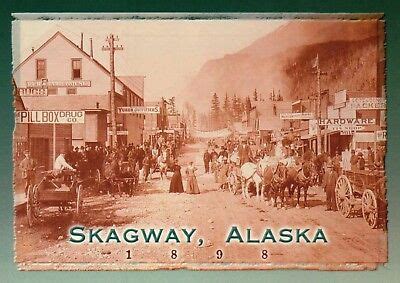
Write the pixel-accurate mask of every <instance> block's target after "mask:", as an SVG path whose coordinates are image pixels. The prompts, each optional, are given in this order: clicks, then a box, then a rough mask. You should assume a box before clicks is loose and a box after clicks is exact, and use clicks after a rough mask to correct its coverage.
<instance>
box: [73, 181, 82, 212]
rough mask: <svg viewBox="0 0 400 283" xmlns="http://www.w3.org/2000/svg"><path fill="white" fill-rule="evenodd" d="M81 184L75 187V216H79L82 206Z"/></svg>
mask: <svg viewBox="0 0 400 283" xmlns="http://www.w3.org/2000/svg"><path fill="white" fill-rule="evenodd" d="M82 194H83V186H82V184H79V186H78V188H77V189H76V206H75V216H79V214H80V213H81V212H82V206H83V195H82Z"/></svg>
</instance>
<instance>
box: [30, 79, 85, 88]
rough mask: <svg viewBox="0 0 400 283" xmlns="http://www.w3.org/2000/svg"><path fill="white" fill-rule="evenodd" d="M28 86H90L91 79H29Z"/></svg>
mask: <svg viewBox="0 0 400 283" xmlns="http://www.w3.org/2000/svg"><path fill="white" fill-rule="evenodd" d="M26 86H27V87H28V88H29V87H37V88H38V87H41V88H46V87H90V86H91V81H88V80H76V81H75V80H71V81H47V80H41V81H27V82H26Z"/></svg>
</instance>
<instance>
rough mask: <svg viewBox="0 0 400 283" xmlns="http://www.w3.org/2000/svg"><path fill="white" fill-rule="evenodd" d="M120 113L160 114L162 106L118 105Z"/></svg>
mask: <svg viewBox="0 0 400 283" xmlns="http://www.w3.org/2000/svg"><path fill="white" fill-rule="evenodd" d="M117 110H118V114H160V113H161V111H160V106H124V107H118V109H117Z"/></svg>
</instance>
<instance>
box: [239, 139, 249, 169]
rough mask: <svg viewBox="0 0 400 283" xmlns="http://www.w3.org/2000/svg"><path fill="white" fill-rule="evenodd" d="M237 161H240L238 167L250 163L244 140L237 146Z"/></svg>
mask: <svg viewBox="0 0 400 283" xmlns="http://www.w3.org/2000/svg"><path fill="white" fill-rule="evenodd" d="M239 159H240V166H242V165H243V164H244V163H246V162H250V161H251V150H250V146H249V145H248V144H247V142H246V141H245V140H243V141H242V144H241V145H240V146H239Z"/></svg>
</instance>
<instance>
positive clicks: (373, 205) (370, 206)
mask: <svg viewBox="0 0 400 283" xmlns="http://www.w3.org/2000/svg"><path fill="white" fill-rule="evenodd" d="M361 204H362V206H361V209H362V214H363V217H364V219H365V221H367V223H368V225H369V226H370V227H371V228H376V226H377V224H378V202H377V200H376V197H375V194H374V192H373V191H371V190H370V189H367V190H365V191H364V193H363V195H362V197H361Z"/></svg>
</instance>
